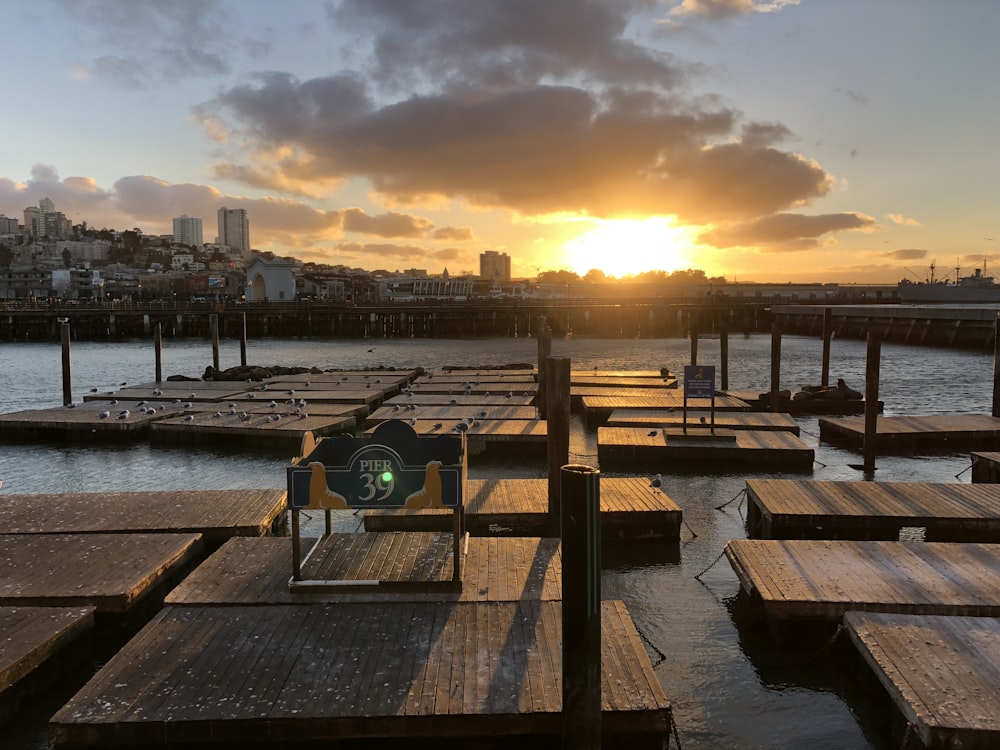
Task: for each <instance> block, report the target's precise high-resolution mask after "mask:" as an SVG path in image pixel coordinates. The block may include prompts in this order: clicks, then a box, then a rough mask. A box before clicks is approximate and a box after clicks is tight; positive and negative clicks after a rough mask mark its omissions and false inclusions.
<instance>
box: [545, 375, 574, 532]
mask: <svg viewBox="0 0 1000 750" xmlns="http://www.w3.org/2000/svg"><path fill="white" fill-rule="evenodd" d="M569 364H570V360H569V357H549V358H548V359H547V360H546V361H545V413H546V417H545V425H546V427H545V429H546V430H547V432H548V441H547V442H548V461H549V463H548V479H549V523H550V524H551V526H552V527H553V533H555V526H556V524H558V523H559V517H560V516H559V497H560V495H559V492H560V484H559V469H560V467H562V466H565V465H566V464H568V463H569V381H570V368H569Z"/></svg>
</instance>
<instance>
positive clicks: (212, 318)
mask: <svg viewBox="0 0 1000 750" xmlns="http://www.w3.org/2000/svg"><path fill="white" fill-rule="evenodd" d="M208 330H209V333H210V335H211V336H212V369H213V370H214V371H215V372H218V371H219V314H218V313H209V314H208Z"/></svg>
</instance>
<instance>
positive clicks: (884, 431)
mask: <svg viewBox="0 0 1000 750" xmlns="http://www.w3.org/2000/svg"><path fill="white" fill-rule="evenodd" d="M876 427H877V436H876V445H877V447H878V451H879V452H880V453H906V452H917V453H955V452H959V451H967V450H973V449H982V450H989V449H995V448H1000V418H997V417H991V416H989V415H986V414H946V415H932V416H923V417H920V416H914V417H879V418H878V421H877V423H876ZM819 437H820V440H824V441H828V442H830V443H836V444H838V445H844V446H846V447H848V448H851V449H853V450H857V451H860V450H862V449H863V448H864V438H865V421H864V418H863V417H841V418H830V419H821V420H819Z"/></svg>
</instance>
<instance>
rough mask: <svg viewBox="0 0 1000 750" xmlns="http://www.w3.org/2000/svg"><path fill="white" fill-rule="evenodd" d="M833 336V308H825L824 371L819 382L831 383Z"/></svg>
mask: <svg viewBox="0 0 1000 750" xmlns="http://www.w3.org/2000/svg"><path fill="white" fill-rule="evenodd" d="M832 337H833V308H832V307H827V308H824V309H823V372H822V377H821V379H820V381H819V384H820V385H821V386H823V387H824V388H826V387H827V386H829V385H830V339H831V338H832Z"/></svg>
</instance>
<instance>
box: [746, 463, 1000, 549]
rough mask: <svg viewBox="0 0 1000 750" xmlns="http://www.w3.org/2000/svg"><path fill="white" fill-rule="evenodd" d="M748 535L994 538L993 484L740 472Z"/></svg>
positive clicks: (996, 498)
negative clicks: (912, 533) (745, 475)
mask: <svg viewBox="0 0 1000 750" xmlns="http://www.w3.org/2000/svg"><path fill="white" fill-rule="evenodd" d="M746 490H747V498H748V500H749V501H750V504H751V512H750V513H748V516H747V529H748V535H749V536H751V537H754V538H760V539H782V538H810V539H858V540H862V539H898V537H899V532H900V530H901V529H903V528H905V527H922V528H925V529H926V537H925V538H926V540H927V541H956V542H962V541H979V542H1000V486H998V485H990V484H959V483H932V482H846V481H839V482H838V481H826V480H823V481H800V480H793V479H756V478H754V479H748V480H747V483H746Z"/></svg>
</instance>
